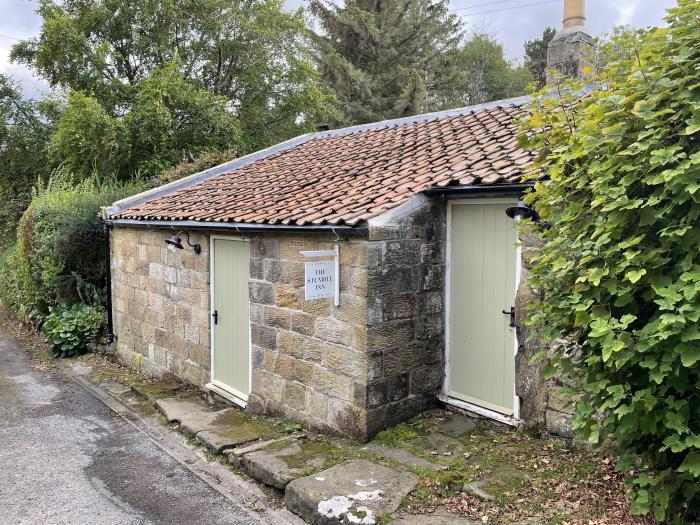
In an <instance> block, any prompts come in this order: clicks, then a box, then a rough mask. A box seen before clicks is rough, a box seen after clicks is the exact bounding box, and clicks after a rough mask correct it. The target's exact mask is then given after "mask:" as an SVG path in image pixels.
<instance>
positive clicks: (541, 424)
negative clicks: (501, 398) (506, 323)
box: [515, 228, 573, 438]
mask: <svg viewBox="0 0 700 525" xmlns="http://www.w3.org/2000/svg"><path fill="white" fill-rule="evenodd" d="M520 240H521V243H522V251H521V253H522V266H521V279H520V285H519V286H518V293H517V295H516V298H515V311H516V325H517V334H518V342H519V346H518V353H517V355H516V359H515V393H516V395H518V396H519V397H520V419H521V420H522V421H523V424H524V426H525V428H526V429H528V430H532V431H537V432H539V431H541V430H546V431H547V432H550V433H552V434H556V435H559V436H562V437H567V438H570V437H573V432H572V430H571V424H570V420H571V415H572V413H573V408H572V407H571V406H570V404H568V403H567V401H566V400H565V399H564V398H563V397H562V396H561V395H559V393H558V388H559V387H560V386H561V383H560V381H559V380H558V379H557V378H554V379H550V380H548V381H547V380H545V377H544V365H545V364H546V360H540V361H538V362H536V363H531V362H530V361H531V359H532V357H533V356H534V355H535V354H536V353H537V352H539V351H540V349H541V346H540V343H539V342H538V340H537V338H536V337H533V336H536V334H537V331H538V330H539V329H541V327H539V326H527V325H526V324H525V315H526V313H527V312H526V309H527V307H528V305H531V304H532V303H534V302H537V301H538V300H539V297H538V292H537V290H534V289H532V288H531V287H530V286H528V285H527V276H528V271H529V269H530V266H531V263H532V258H533V256H535V255H536V253H537V249H538V248H539V246H540V245H541V242H542V241H541V239H540V238H539V236H538V234H537V230H536V228H530V229H529V231H525V230H521V233H520Z"/></svg>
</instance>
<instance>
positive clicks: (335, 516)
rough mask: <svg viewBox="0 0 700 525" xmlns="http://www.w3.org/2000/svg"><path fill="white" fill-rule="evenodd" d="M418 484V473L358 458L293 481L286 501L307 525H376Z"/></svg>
mask: <svg viewBox="0 0 700 525" xmlns="http://www.w3.org/2000/svg"><path fill="white" fill-rule="evenodd" d="M417 483H418V476H416V475H415V474H412V473H409V472H401V471H397V470H394V469H391V468H388V467H384V466H381V465H378V464H375V463H372V462H370V461H366V460H361V459H357V460H353V461H350V462H348V463H344V464H340V465H336V466H334V467H332V468H330V469H328V470H324V471H322V472H319V473H317V474H315V475H313V476H309V477H306V478H299V479H296V480H294V481H292V482H291V483H289V485H287V490H286V491H285V497H284V499H285V503H286V504H287V507H288V508H289V509H290V510H291V511H292V512H295V513H296V514H298V515H299V516H301V517H302V518H303V519H304V521H306V522H307V523H315V524H326V523H376V522H377V520H378V519H379V517H380V516H383V515H390V514H392V513H393V512H395V511H396V510H397V509H398V508H399V505H400V504H401V500H402V499H403V498H404V497H405V496H406V495H407V494H408V493H409V492H411V491H412V490H413V489H414V487H415V486H416V484H417Z"/></svg>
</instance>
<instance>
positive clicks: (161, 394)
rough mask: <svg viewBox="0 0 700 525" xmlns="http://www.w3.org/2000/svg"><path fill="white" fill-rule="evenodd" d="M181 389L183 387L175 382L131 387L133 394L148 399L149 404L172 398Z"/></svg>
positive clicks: (160, 382) (141, 384)
mask: <svg viewBox="0 0 700 525" xmlns="http://www.w3.org/2000/svg"><path fill="white" fill-rule="evenodd" d="M182 389H183V385H182V384H181V383H178V382H177V381H159V382H157V383H140V384H138V383H137V384H133V385H131V390H132V392H134V393H135V394H138V395H139V396H141V397H143V398H145V399H148V400H149V401H150V402H151V403H155V402H157V401H158V400H159V399H165V398H169V397H173V396H174V395H175V394H177V393H178V392H180V391H181V390H182Z"/></svg>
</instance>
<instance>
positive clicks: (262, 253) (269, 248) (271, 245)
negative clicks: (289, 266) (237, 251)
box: [250, 236, 280, 258]
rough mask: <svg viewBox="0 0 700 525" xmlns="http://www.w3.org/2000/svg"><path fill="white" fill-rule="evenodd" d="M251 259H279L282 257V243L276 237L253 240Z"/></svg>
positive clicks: (251, 243) (262, 237)
mask: <svg viewBox="0 0 700 525" xmlns="http://www.w3.org/2000/svg"><path fill="white" fill-rule="evenodd" d="M250 255H251V257H269V258H278V257H279V256H280V243H279V240H277V239H275V238H274V237H269V236H261V237H255V238H253V239H251V242H250Z"/></svg>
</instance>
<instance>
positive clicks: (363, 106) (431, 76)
mask: <svg viewBox="0 0 700 525" xmlns="http://www.w3.org/2000/svg"><path fill="white" fill-rule="evenodd" d="M310 7H311V11H312V12H313V13H314V14H315V15H316V16H317V18H318V20H319V22H320V25H321V28H322V32H321V33H319V34H316V35H315V37H314V40H315V43H316V49H317V60H318V64H319V69H320V72H321V76H322V78H323V80H324V81H325V82H326V84H327V85H328V86H329V87H330V88H331V90H332V92H333V94H334V95H335V98H336V99H337V103H338V112H339V114H338V116H337V121H338V123H341V124H357V123H364V122H372V121H376V120H382V119H387V118H394V117H402V116H407V115H413V114H415V113H419V112H421V111H424V110H426V109H433V108H435V105H437V106H441V104H442V103H443V102H444V100H445V99H446V95H445V93H451V92H452V83H453V82H454V80H455V78H456V77H457V76H458V69H457V66H456V64H454V63H453V61H452V59H453V57H454V55H455V54H456V52H457V46H458V44H459V42H460V40H461V38H462V33H461V24H460V22H459V19H458V17H457V16H456V15H454V14H451V13H450V12H449V8H448V2H447V0H393V1H382V0H354V1H346V2H345V4H344V5H343V6H337V5H330V6H327V5H325V4H323V3H322V2H321V1H320V0H312V2H311V4H310Z"/></svg>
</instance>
